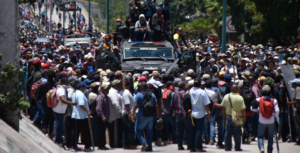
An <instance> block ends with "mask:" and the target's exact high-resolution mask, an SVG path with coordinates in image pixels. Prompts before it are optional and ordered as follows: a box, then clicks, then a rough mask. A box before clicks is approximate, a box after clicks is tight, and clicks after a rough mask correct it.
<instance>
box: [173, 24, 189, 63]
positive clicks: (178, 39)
mask: <svg viewBox="0 0 300 153" xmlns="http://www.w3.org/2000/svg"><path fill="white" fill-rule="evenodd" d="M173 39H174V41H175V46H174V48H175V51H176V52H177V58H181V56H182V49H183V46H185V47H187V46H188V44H187V43H186V41H185V39H184V37H183V35H182V28H181V27H179V28H178V29H177V32H176V33H175V34H174V36H173Z"/></svg>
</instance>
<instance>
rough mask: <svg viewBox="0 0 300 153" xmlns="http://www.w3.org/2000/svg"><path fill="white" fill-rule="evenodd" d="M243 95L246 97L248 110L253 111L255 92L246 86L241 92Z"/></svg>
mask: <svg viewBox="0 0 300 153" xmlns="http://www.w3.org/2000/svg"><path fill="white" fill-rule="evenodd" d="M240 94H241V96H242V97H243V99H244V102H245V105H246V111H251V110H250V107H251V103H252V101H253V100H255V95H254V92H253V91H252V90H251V89H250V88H245V87H244V90H242V91H241V92H240Z"/></svg>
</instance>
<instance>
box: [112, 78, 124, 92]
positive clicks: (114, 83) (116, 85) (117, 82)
mask: <svg viewBox="0 0 300 153" xmlns="http://www.w3.org/2000/svg"><path fill="white" fill-rule="evenodd" d="M112 87H114V88H115V89H116V90H118V91H120V90H121V89H122V83H121V80H119V79H115V80H114V81H112Z"/></svg>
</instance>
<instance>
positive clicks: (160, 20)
mask: <svg viewBox="0 0 300 153" xmlns="http://www.w3.org/2000/svg"><path fill="white" fill-rule="evenodd" d="M152 26H153V30H154V31H153V33H154V37H153V41H162V32H163V29H164V15H163V14H162V8H161V7H158V8H157V13H155V14H154V15H153V16H152Z"/></svg>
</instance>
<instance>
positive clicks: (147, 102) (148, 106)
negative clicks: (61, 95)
mask: <svg viewBox="0 0 300 153" xmlns="http://www.w3.org/2000/svg"><path fill="white" fill-rule="evenodd" d="M151 94H152V93H151V92H143V95H144V98H143V105H142V113H143V114H144V116H153V115H154V113H155V101H154V98H153V97H152V96H151Z"/></svg>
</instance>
